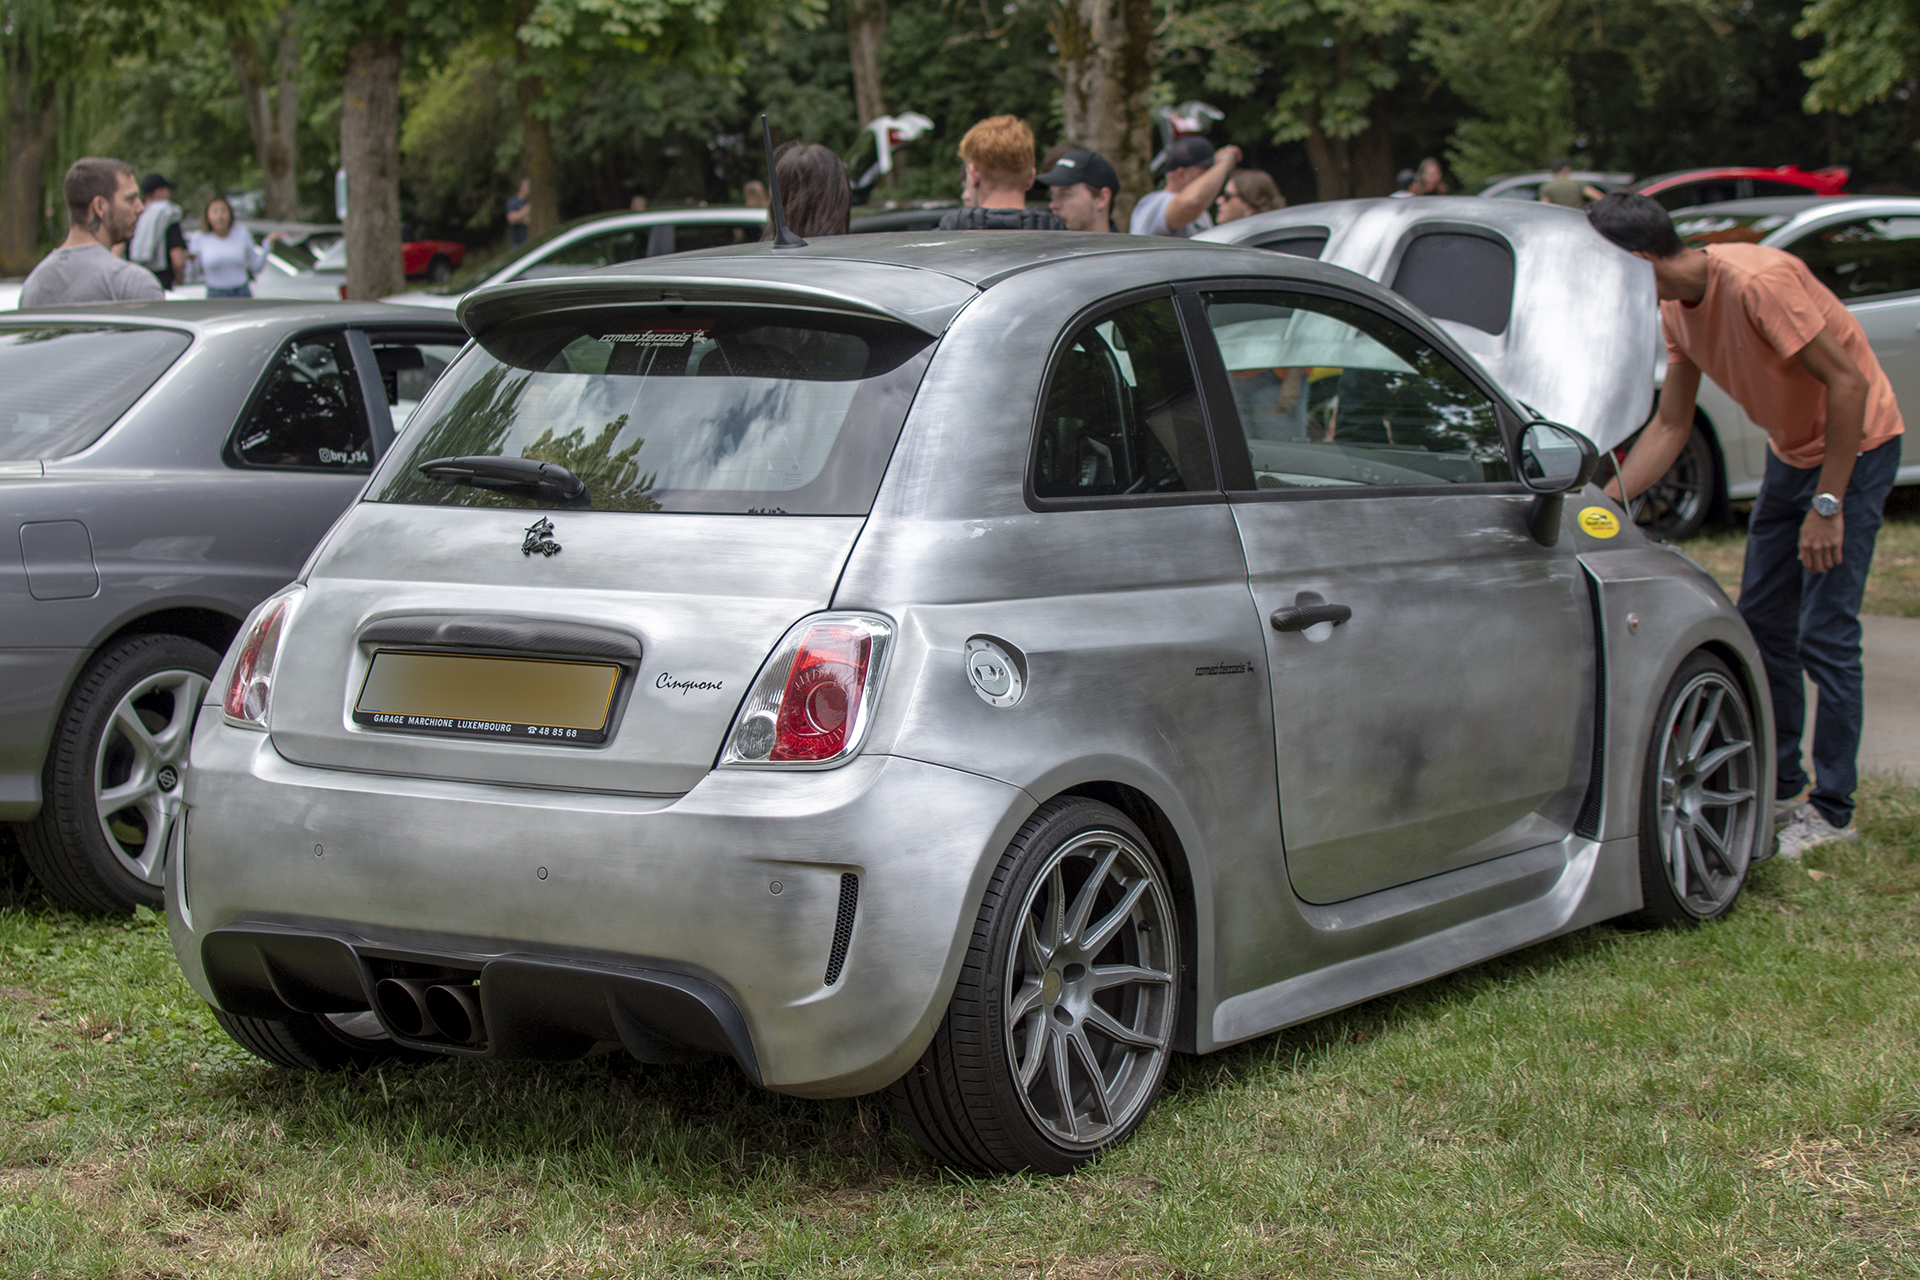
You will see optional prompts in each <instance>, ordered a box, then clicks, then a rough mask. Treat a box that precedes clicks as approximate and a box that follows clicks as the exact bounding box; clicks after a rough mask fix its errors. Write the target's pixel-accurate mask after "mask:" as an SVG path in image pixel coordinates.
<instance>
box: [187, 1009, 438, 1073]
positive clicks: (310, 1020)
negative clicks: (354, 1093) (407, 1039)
mask: <svg viewBox="0 0 1920 1280" xmlns="http://www.w3.org/2000/svg"><path fill="white" fill-rule="evenodd" d="M212 1013H213V1017H214V1021H216V1022H218V1023H219V1024H220V1027H221V1029H222V1030H224V1031H225V1032H226V1033H227V1034H228V1035H230V1036H232V1037H233V1038H234V1041H235V1043H237V1044H238V1045H239V1046H240V1047H241V1048H242V1049H245V1050H246V1051H247V1052H248V1053H251V1054H253V1055H254V1056H255V1057H256V1058H261V1059H264V1060H265V1061H267V1062H270V1063H272V1064H273V1065H274V1066H276V1067H287V1068H289V1069H290V1070H294V1071H364V1070H366V1069H367V1068H368V1067H372V1066H375V1065H377V1064H379V1063H383V1062H390V1061H394V1060H396V1059H397V1060H401V1061H408V1062H417V1061H420V1060H421V1059H422V1058H423V1057H424V1055H422V1054H420V1053H417V1052H414V1051H412V1050H409V1049H403V1048H401V1047H400V1046H399V1045H397V1044H395V1043H394V1042H393V1041H392V1040H390V1039H388V1038H387V1037H386V1036H385V1035H384V1034H381V1035H378V1036H372V1037H369V1036H364V1035H355V1034H353V1030H350V1029H348V1027H343V1026H342V1025H341V1021H346V1020H347V1019H348V1018H350V1017H351V1015H344V1014H343V1015H340V1019H341V1021H335V1020H334V1019H332V1018H327V1017H324V1016H322V1015H320V1014H316V1013H289V1014H288V1015H287V1016H286V1017H284V1018H247V1017H242V1016H240V1015H239V1014H233V1013H226V1012H224V1011H222V1010H219V1009H214V1010H212ZM350 1026H351V1023H349V1027H350Z"/></svg>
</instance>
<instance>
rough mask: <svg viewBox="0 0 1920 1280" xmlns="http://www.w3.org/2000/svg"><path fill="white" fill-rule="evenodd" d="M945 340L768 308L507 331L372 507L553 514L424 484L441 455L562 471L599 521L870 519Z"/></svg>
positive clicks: (699, 310)
mask: <svg viewBox="0 0 1920 1280" xmlns="http://www.w3.org/2000/svg"><path fill="white" fill-rule="evenodd" d="M932 342H933V340H932V339H931V338H929V337H928V336H927V335H926V334H923V333H920V332H918V331H916V330H913V329H909V328H906V327H905V326H903V325H896V324H892V323H890V322H887V321H883V320H865V319H862V318H858V317H844V316H832V315H823V314H820V313H816V312H804V311H778V310H770V309H766V308H758V307H724V306H708V307H700V306H695V305H692V304H688V305H684V306H681V305H676V306H670V307H653V308H632V307H627V308H621V309H618V310H604V311H587V312H578V311H576V312H567V313H565V314H563V315H561V316H539V317H533V318H531V319H528V320H524V321H519V322H514V323H510V324H506V325H502V326H500V327H499V328H497V329H495V330H493V331H492V332H490V333H488V334H487V335H486V336H485V337H483V338H481V339H480V340H479V341H478V343H477V344H475V346H474V347H472V348H470V349H469V350H468V352H467V353H466V355H465V356H463V357H462V358H461V359H459V360H458V361H456V362H455V363H454V365H453V367H452V368H450V369H449V370H448V371H447V372H446V374H445V375H444V376H443V377H442V378H441V379H440V381H439V382H438V383H436V384H435V385H434V388H433V390H432V391H431V392H430V393H429V394H428V396H427V398H426V400H424V401H423V402H422V403H421V405H420V408H419V409H418V410H417V411H416V412H415V414H414V418H413V421H412V422H410V423H409V424H408V426H407V431H406V434H405V435H404V436H402V437H401V441H400V448H399V449H396V450H395V452H396V454H404V455H405V456H404V457H403V458H401V457H396V459H395V460H394V461H393V462H391V463H389V464H387V465H384V466H382V468H381V475H380V479H379V480H377V481H376V482H375V484H376V488H375V491H374V492H373V493H372V494H371V495H370V497H371V498H372V499H373V500H374V501H377V502H404V503H412V504H418V505H427V506H471V507H534V508H547V507H554V506H558V505H560V504H558V503H557V502H555V501H553V500H552V499H551V496H550V495H546V494H543V493H541V492H539V491H528V490H513V489H504V490H503V489H495V488H483V487H479V486H474V485H465V484H458V483H452V482H449V481H447V480H441V479H435V478H432V477H429V476H427V475H425V474H423V473H422V472H421V470H420V467H421V465H422V464H423V463H428V462H432V461H434V460H437V459H442V458H458V457H467V458H472V457H502V456H504V457H517V458H530V459H534V460H536V461H540V462H549V463H558V464H560V465H561V466H563V467H565V468H566V469H567V470H569V471H571V472H572V473H573V474H574V475H576V476H578V477H579V478H580V479H581V480H582V481H584V482H585V483H586V485H587V490H588V494H589V499H588V500H587V501H585V502H576V503H574V504H572V505H574V506H576V507H579V506H587V507H590V508H591V509H594V510H599V511H704V512H736V513H738V512H751V513H755V514H764V515H864V514H866V512H867V511H868V509H869V508H870V507H871V506H872V505H873V495H874V494H875V493H876V492H877V491H878V490H879V487H880V476H881V473H882V472H884V471H885V470H886V465H887V459H888V458H889V457H890V456H891V455H892V453H893V445H894V441H895V439H896V438H897V437H898V436H899V433H900V424H901V423H902V422H903V421H905V419H906V415H907V406H908V405H909V404H910V403H911V402H912V399H913V392H914V388H915V387H916V386H917V385H918V384H919V381H920V374H921V372H922V371H923V370H924V368H925V366H926V360H927V356H928V355H929V353H930V350H931V346H932Z"/></svg>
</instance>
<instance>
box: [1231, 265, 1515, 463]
mask: <svg viewBox="0 0 1920 1280" xmlns="http://www.w3.org/2000/svg"><path fill="white" fill-rule="evenodd" d="M1206 309H1207V324H1208V327H1209V328H1210V329H1211V330H1212V332H1213V337H1214V340H1215V342H1216V343H1217V344H1218V345H1219V349H1220V356H1221V359H1222V360H1223V361H1224V363H1225V364H1226V367H1227V378H1228V381H1229V382H1230V384H1231V385H1232V387H1233V403H1234V408H1235V410H1236V411H1237V413H1238V415H1239V418H1240V430H1241V432H1242V433H1243V434H1244V435H1245V437H1246V441H1247V452H1248V454H1250V455H1251V458H1252V462H1253V472H1254V483H1255V485H1256V486H1257V487H1259V488H1261V489H1327V488H1353V487H1359V486H1364V485H1433V484H1478V483H1483V482H1487V481H1500V480H1509V479H1511V478H1512V470H1511V467H1510V466H1509V464H1508V462H1507V452H1506V445H1505V443H1504V441H1503V439H1502V437H1501V434H1500V418H1499V414H1498V413H1497V412H1496V410H1495V408H1494V404H1493V401H1492V400H1490V399H1488V398H1487V397H1486V396H1485V395H1483V394H1481V392H1480V391H1479V389H1478V388H1476V387H1475V386H1474V385H1473V383H1472V382H1470V381H1469V380H1468V379H1467V376H1466V375H1465V374H1464V373H1462V372H1461V371H1460V369H1459V367H1458V366H1456V365H1455V364H1454V363H1453V362H1452V361H1450V360H1448V359H1447V358H1446V357H1445V356H1443V355H1441V354H1440V352H1438V351H1436V350H1435V349H1434V348H1433V347H1432V346H1430V345H1428V343H1427V342H1426V341H1425V340H1424V339H1422V338H1419V337H1417V336H1416V335H1414V334H1412V333H1410V332H1408V331H1407V330H1406V329H1403V328H1401V327H1400V326H1399V325H1398V324H1395V323H1394V322H1392V321H1390V320H1387V319H1384V318H1382V317H1380V316H1378V315H1375V314H1374V313H1373V312H1371V311H1368V310H1366V309H1365V308H1363V307H1358V306H1355V305H1353V304H1351V303H1347V302H1341V301H1338V300H1336V299H1332V298H1319V297H1312V296H1308V295H1303V294H1286V293H1215V294H1208V295H1207V296H1206Z"/></svg>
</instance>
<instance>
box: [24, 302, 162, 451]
mask: <svg viewBox="0 0 1920 1280" xmlns="http://www.w3.org/2000/svg"><path fill="white" fill-rule="evenodd" d="M191 341H192V340H191V339H190V338H189V337H188V336H187V335H186V334H184V333H181V332H180V331H179V330H177V329H147V328H123V327H119V326H114V325H51V324H46V325H32V324H28V325H18V324H14V325H4V326H0V387H5V388H6V394H5V395H4V396H0V459H19V458H63V457H66V456H67V455H68V454H71V453H78V452H79V451H80V450H82V449H84V448H86V447H87V446H88V445H90V444H92V443H93V442H94V441H95V440H98V439H99V438H100V436H101V435H102V434H103V433H104V432H105V431H106V429H107V428H108V427H110V426H112V425H113V424H114V423H115V422H117V421H119V419H120V415H121V414H123V413H125V412H126V411H127V409H128V408H129V407H130V406H131V405H132V404H133V402H134V401H135V400H138V399H139V398H140V397H141V395H142V394H144V393H145V392H146V390H147V388H148V387H151V386H152V385H153V384H154V382H155V381H156V380H157V379H158V378H159V377H160V375H161V374H162V373H165V372H166V370H167V366H168V365H171V364H172V363H173V362H174V361H175V360H177V359H179V358H180V353H181V352H183V351H185V350H186V349H187V347H188V345H189V343H190V342H191Z"/></svg>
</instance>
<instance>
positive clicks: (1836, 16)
mask: <svg viewBox="0 0 1920 1280" xmlns="http://www.w3.org/2000/svg"><path fill="white" fill-rule="evenodd" d="M1794 34H1795V35H1799V36H1819V37H1821V38H1822V39H1823V40H1824V41H1825V42H1826V45H1825V47H1824V48H1823V49H1822V50H1821V51H1820V53H1819V56H1817V57H1815V58H1813V59H1811V60H1809V61H1808V62H1807V64H1806V67H1805V70H1806V73H1807V76H1808V78H1809V79H1810V80H1811V81H1812V84H1811V85H1810V86H1809V87H1808V89H1807V97H1806V106H1807V110H1809V111H1840V112H1844V113H1846V114H1849V115H1851V114H1852V113H1854V112H1856V111H1859V110H1860V109H1861V108H1862V107H1865V106H1867V105H1869V104H1870V103H1875V102H1884V101H1886V100H1887V98H1888V97H1890V96H1891V95H1892V94H1893V93H1894V91H1895V90H1897V89H1902V88H1910V87H1911V86H1912V83H1913V78H1914V74H1915V71H1916V70H1920V8H1917V7H1916V5H1915V4H1914V3H1913V0H1813V3H1811V4H1809V5H1808V6H1807V8H1806V12H1805V14H1804V16H1803V17H1802V18H1801V20H1800V24H1799V26H1797V27H1795V28H1794Z"/></svg>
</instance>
